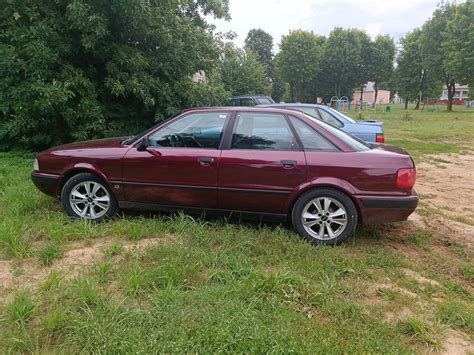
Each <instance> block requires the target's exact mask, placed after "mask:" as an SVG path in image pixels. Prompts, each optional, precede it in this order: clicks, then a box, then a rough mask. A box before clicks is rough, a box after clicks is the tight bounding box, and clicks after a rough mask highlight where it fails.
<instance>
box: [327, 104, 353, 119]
mask: <svg viewBox="0 0 474 355" xmlns="http://www.w3.org/2000/svg"><path fill="white" fill-rule="evenodd" d="M327 109H328V110H329V111H331V113H332V114H333V115H335V116H336V117H337V116H339V118H342V119H344V120H347V121H349V122H350V123H356V121H354V120H353V119H352V118H350V117H348V116H346V115H344V114H343V113H341V112H339V111H337V110H335V109H333V108H332V107H329V106H328V107H327Z"/></svg>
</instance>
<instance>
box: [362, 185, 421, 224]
mask: <svg viewBox="0 0 474 355" xmlns="http://www.w3.org/2000/svg"><path fill="white" fill-rule="evenodd" d="M357 200H358V201H357V202H358V204H359V209H360V212H361V217H362V224H364V225H377V224H382V223H388V222H398V221H406V220H407V218H408V216H410V215H411V214H412V213H413V211H415V209H416V207H417V206H418V201H419V199H418V195H417V194H416V192H415V191H414V190H413V192H412V194H411V195H409V196H396V197H395V196H358V198H357Z"/></svg>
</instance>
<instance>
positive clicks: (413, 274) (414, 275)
mask: <svg viewBox="0 0 474 355" xmlns="http://www.w3.org/2000/svg"><path fill="white" fill-rule="evenodd" d="M402 271H403V273H404V274H405V275H406V276H408V277H411V278H413V279H415V280H416V281H418V282H420V283H427V284H430V285H432V286H439V282H437V281H435V280H431V279H428V278H426V277H424V276H421V275H420V274H419V273H417V272H416V271H413V270H411V269H402Z"/></svg>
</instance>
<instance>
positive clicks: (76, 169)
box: [58, 165, 112, 196]
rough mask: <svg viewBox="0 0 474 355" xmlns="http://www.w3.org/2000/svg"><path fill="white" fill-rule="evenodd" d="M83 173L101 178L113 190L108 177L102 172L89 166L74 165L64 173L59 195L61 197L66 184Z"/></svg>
mask: <svg viewBox="0 0 474 355" xmlns="http://www.w3.org/2000/svg"><path fill="white" fill-rule="evenodd" d="M81 173H89V174H94V175H95V176H97V177H99V178H100V179H101V180H102V181H103V182H104V183H105V184H106V185H107V186H108V187H109V189H111V190H112V187H111V186H110V183H109V181H108V179H107V177H106V176H105V174H104V173H102V172H101V171H100V170H98V169H96V168H95V167H93V166H88V165H74V166H72V167H70V168H69V169H67V170H66V171H65V172H64V173H63V176H62V178H61V181H60V183H59V186H58V195H59V196H61V192H62V190H63V187H64V185H65V184H66V182H68V181H69V180H70V179H71V178H72V177H74V176H76V175H78V174H81Z"/></svg>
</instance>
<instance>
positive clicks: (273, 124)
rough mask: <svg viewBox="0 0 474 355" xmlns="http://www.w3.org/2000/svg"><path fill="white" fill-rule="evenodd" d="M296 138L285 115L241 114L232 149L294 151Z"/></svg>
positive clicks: (238, 116)
mask: <svg viewBox="0 0 474 355" xmlns="http://www.w3.org/2000/svg"><path fill="white" fill-rule="evenodd" d="M295 145H296V141H295V137H294V135H293V133H292V131H291V128H290V127H289V126H288V122H286V119H285V117H284V116H283V115H280V114H266V113H256V112H241V113H239V114H238V115H237V118H236V123H235V129H234V134H233V135H232V146H231V147H232V149H256V150H285V151H290V150H294V148H295Z"/></svg>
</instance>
